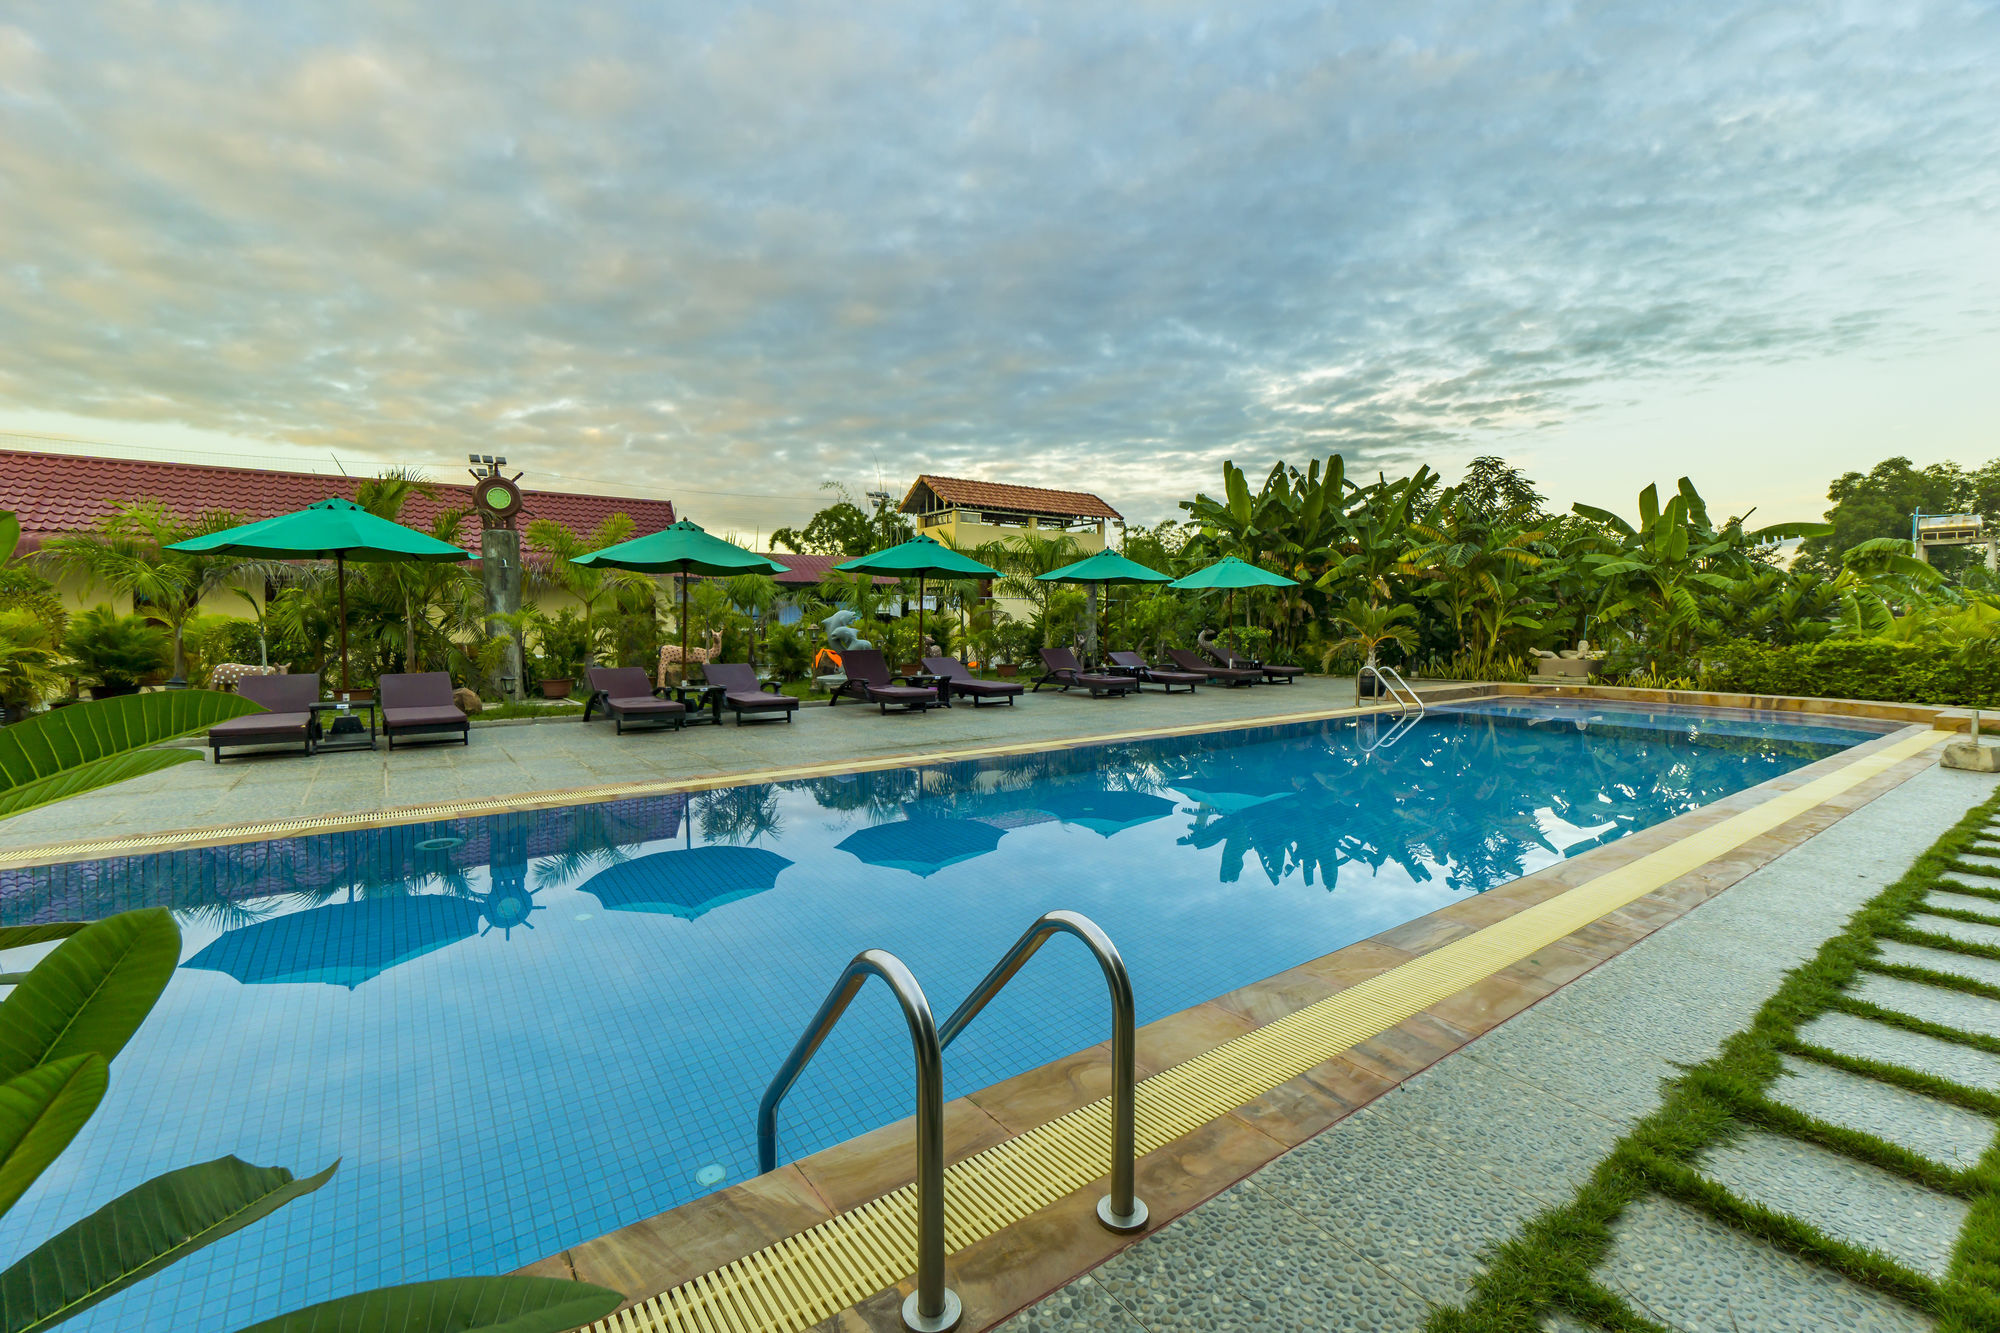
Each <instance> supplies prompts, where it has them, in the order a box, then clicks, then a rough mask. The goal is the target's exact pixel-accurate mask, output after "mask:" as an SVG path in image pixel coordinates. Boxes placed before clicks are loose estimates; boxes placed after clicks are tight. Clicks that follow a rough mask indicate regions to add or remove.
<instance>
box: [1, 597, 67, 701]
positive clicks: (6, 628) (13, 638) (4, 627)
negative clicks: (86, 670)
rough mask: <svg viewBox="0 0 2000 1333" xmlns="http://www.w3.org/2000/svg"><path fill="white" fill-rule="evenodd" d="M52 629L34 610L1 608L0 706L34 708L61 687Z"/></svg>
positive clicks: (58, 658) (60, 658) (60, 657)
mask: <svg viewBox="0 0 2000 1333" xmlns="http://www.w3.org/2000/svg"><path fill="white" fill-rule="evenodd" d="M61 661H62V654H61V653H59V652H57V651H56V635H55V631H54V630H52V629H51V628H50V627H49V624H48V622H47V621H46V620H44V619H42V617H40V616H38V615H36V614H35V613H34V612H33V611H25V610H12V611H5V610H0V708H4V709H6V710H7V711H8V712H9V713H10V714H11V713H13V712H16V711H19V710H22V709H28V708H33V707H34V706H35V705H36V704H39V703H40V702H41V701H42V700H43V699H45V698H46V697H48V696H49V695H50V694H52V693H53V692H55V691H56V690H57V689H59V688H61V685H62V673H61V672H59V671H58V670H57V669H56V667H57V666H58V664H59V663H60V662H61Z"/></svg>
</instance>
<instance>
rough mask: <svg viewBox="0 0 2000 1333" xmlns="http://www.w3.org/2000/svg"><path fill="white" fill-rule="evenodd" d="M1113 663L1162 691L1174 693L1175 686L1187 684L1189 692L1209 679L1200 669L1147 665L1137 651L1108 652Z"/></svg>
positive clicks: (1133, 677) (1143, 682) (1138, 679)
mask: <svg viewBox="0 0 2000 1333" xmlns="http://www.w3.org/2000/svg"><path fill="white" fill-rule="evenodd" d="M1105 656H1106V657H1109V658H1110V659H1111V665H1112V666H1114V667H1117V668H1118V669H1119V670H1120V671H1123V672H1125V673H1126V674H1128V675H1130V676H1131V677H1132V679H1134V680H1136V681H1139V682H1141V683H1142V684H1145V685H1157V686H1159V687H1160V690H1161V692H1162V693H1165V694H1172V693H1173V692H1174V686H1176V685H1185V686H1187V692H1188V693H1189V694H1193V693H1194V687H1195V686H1197V685H1199V684H1201V683H1202V682H1203V681H1205V680H1207V679H1208V676H1207V675H1206V674H1205V673H1203V672H1200V671H1168V670H1165V669H1164V668H1161V667H1154V666H1147V665H1146V659H1145V658H1143V657H1141V656H1139V654H1137V653H1106V654H1105Z"/></svg>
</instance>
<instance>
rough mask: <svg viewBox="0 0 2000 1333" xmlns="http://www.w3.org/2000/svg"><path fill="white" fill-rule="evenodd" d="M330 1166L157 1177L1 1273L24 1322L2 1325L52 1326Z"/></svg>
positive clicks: (231, 1227) (234, 1163)
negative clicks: (307, 1172) (299, 1173)
mask: <svg viewBox="0 0 2000 1333" xmlns="http://www.w3.org/2000/svg"><path fill="white" fill-rule="evenodd" d="M113 919H114V920H115V919H116V918H113ZM101 1062H102V1061H101V1058H100V1063H101ZM335 1165H336V1166H337V1165H338V1163H336V1164H335ZM333 1172H334V1167H333V1166H329V1167H327V1168H326V1169H325V1170H324V1171H321V1172H319V1173H318V1174H317V1175H313V1176H308V1177H306V1178H304V1179H302V1180H301V1179H297V1178H295V1177H294V1176H293V1175H292V1173H291V1172H290V1171H287V1170H285V1168H283V1167H281V1166H252V1165H251V1164H250V1163H248V1162H245V1161H242V1160H240V1159H238V1158H235V1157H222V1158H218V1159H217V1160H215V1161H212V1162H204V1163H202V1164H201V1165H199V1166H184V1167H181V1168H180V1169H179V1170H175V1171H169V1172H167V1173H166V1174H164V1175H159V1176H155V1177H153V1178H152V1179H151V1180H148V1181H147V1182H145V1183H144V1184H143V1185H139V1186H137V1187H135V1188H133V1189H130V1190H127V1191H126V1192H125V1193H123V1194H121V1195H119V1196H118V1197H117V1198H115V1199H113V1200H112V1201H111V1202H110V1203H107V1204H105V1205H104V1206H103V1207H102V1208H99V1209H98V1210H97V1211H96V1212H94V1213H91V1214H90V1215H89V1216H88V1217H85V1218H83V1219H81V1220H79V1221H77V1222H75V1223H72V1224H71V1225H70V1226H67V1227H65V1228H64V1229H63V1230H61V1231H59V1232H57V1233H56V1234H55V1235H53V1236H51V1237H49V1239H48V1240H46V1241H44V1242H42V1244H40V1245H39V1246H37V1247H36V1248H35V1249H33V1250H32V1251H30V1252H29V1253H28V1254H27V1255H26V1256H25V1257H23V1258H22V1259H21V1260H20V1261H19V1262H17V1263H15V1264H14V1266H13V1267H11V1268H9V1269H8V1270H7V1271H6V1272H4V1273H0V1308H4V1309H5V1310H6V1311H7V1312H8V1316H9V1318H10V1320H12V1319H15V1318H19V1319H21V1320H22V1321H23V1322H21V1323H20V1324H18V1325H16V1324H12V1323H10V1325H9V1327H10V1328H16V1327H17V1328H18V1329H19V1330H20V1333H37V1330H40V1329H45V1328H50V1327H53V1326H54V1325H56V1324H59V1323H61V1322H63V1321H64V1320H66V1319H70V1318H74V1317H75V1316H76V1315H79V1314H81V1313H83V1312H84V1311H85V1310H87V1309H89V1308H90V1307H91V1306H93V1305H96V1304H97V1303H98V1302H99V1301H102V1300H105V1299H107V1298H108V1297H111V1296H115V1295H117V1294H118V1293H119V1292H121V1291H123V1290H125V1288H127V1287H129V1286H131V1285H132V1284H133V1283H135V1282H143V1281H144V1280H145V1279H147V1278H149V1277H151V1276H152V1275H153V1274H155V1273H157V1272H159V1271H160V1270H161V1269H163V1268H165V1267H167V1266H168V1265H170V1264H172V1263H175V1262H176V1261H178V1260H181V1259H184V1258H186V1257H187V1256H188V1255H190V1254H193V1253H194V1252H195V1251H196V1250H199V1249H201V1248H203V1247H204V1246H208V1245H213V1244H214V1243H215V1242H216V1241H218V1240H221V1239H222V1238H223V1237H224V1236H227V1235H229V1234H230V1233H232V1232H235V1231H240V1230H242V1229H243V1228H244V1227H247V1226H249V1225H250V1224H251V1223H252V1222H255V1221H258V1220H259V1219H261V1218H264V1217H267V1216H269V1215H270V1214H271V1213H274V1212H276V1211H277V1210H278V1209H279V1208H281V1207H283V1206H284V1205H285V1204H288V1203H290V1202H291V1201H292V1200H293V1199H296V1198H298V1197H300V1196H301V1195H305V1194H310V1193H312V1192H313V1191H314V1190H316V1189H318V1188H319V1187H320V1186H322V1185H324V1184H326V1182H327V1181H329V1180H331V1179H332V1178H333Z"/></svg>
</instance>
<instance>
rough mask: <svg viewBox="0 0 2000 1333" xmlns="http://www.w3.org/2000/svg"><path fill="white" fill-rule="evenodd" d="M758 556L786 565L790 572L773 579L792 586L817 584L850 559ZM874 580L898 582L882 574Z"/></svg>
mask: <svg viewBox="0 0 2000 1333" xmlns="http://www.w3.org/2000/svg"><path fill="white" fill-rule="evenodd" d="M758 554H759V555H763V556H767V557H769V558H770V559H772V560H775V561H777V562H778V563H779V564H781V565H784V566H785V567H786V568H787V569H788V570H789V571H790V572H789V573H785V574H773V575H772V576H771V578H772V580H773V581H774V582H776V583H779V584H784V585H791V586H808V585H813V584H817V583H818V582H819V581H820V580H821V579H823V578H825V577H826V576H827V574H828V573H829V572H831V571H832V569H833V567H834V566H835V565H837V564H839V563H840V562H841V561H843V560H845V559H847V558H848V557H847V556H844V555H809V554H806V553H805V552H801V551H760V552H758ZM874 578H875V582H876V583H877V584H883V583H894V582H895V581H896V580H894V579H885V578H883V577H882V576H881V575H880V574H877V575H875V576H874Z"/></svg>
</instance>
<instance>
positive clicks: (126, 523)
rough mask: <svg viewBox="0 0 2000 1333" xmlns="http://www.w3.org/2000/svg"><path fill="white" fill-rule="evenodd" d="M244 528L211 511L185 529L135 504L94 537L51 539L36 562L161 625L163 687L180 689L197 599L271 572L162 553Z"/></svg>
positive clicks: (108, 518)
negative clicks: (166, 660) (168, 675)
mask: <svg viewBox="0 0 2000 1333" xmlns="http://www.w3.org/2000/svg"><path fill="white" fill-rule="evenodd" d="M243 521H244V520H243V519H242V518H241V517H240V516H238V515H235V514H226V513H220V512H212V513H204V514H200V515H198V516H196V517H195V519H194V520H193V521H192V522H182V521H181V520H180V519H178V518H176V517H174V515H173V513H172V512H171V511H170V510H168V508H167V507H166V505H164V504H162V503H161V502H160V501H158V500H137V501H133V502H131V503H129V504H121V505H119V506H117V507H116V508H115V509H113V510H112V512H111V513H109V514H106V515H104V516H103V517H102V518H100V519H98V520H97V522H96V524H95V526H94V530H92V531H87V532H66V533H63V534H62V535H61V536H57V537H51V538H49V540H48V541H47V542H45V543H43V545H42V550H41V556H40V558H41V559H42V560H44V561H46V562H47V563H48V565H49V566H50V567H52V568H54V569H56V570H58V571H60V572H62V573H64V574H68V575H71V576H73V577H76V578H79V579H81V580H82V581H83V583H84V586H85V587H86V588H92V587H98V586H103V587H108V588H110V589H112V590H113V591H114V592H120V593H123V594H125V595H126V596H128V597H130V598H131V599H132V605H133V609H134V610H135V611H138V612H140V613H141V614H143V615H147V616H151V617H153V618H155V619H157V620H159V621H161V622H162V623H163V624H165V625H166V627H167V629H168V630H169V631H170V632H171V633H172V635H173V640H174V668H173V679H171V680H169V681H168V682H167V684H168V686H169V687H185V686H186V684H187V650H186V647H185V646H184V644H183V643H182V635H183V633H184V632H185V631H186V629H187V623H188V621H190V620H192V619H194V617H195V615H196V613H197V612H199V610H200V609H201V599H202V598H203V597H204V596H206V595H207V594H209V593H212V592H219V591H221V590H222V589H224V588H226V587H228V586H229V584H230V582H231V580H233V579H235V578H238V577H240V576H241V575H242V574H243V573H244V572H246V571H260V572H268V571H269V570H270V569H271V565H270V564H269V562H261V561H253V560H246V559H244V558H243V557H242V556H234V555H191V554H189V553H187V552H185V551H170V550H167V549H166V548H167V547H169V546H171V545H173V543H175V542H181V541H186V540H187V539H188V538H190V537H199V536H202V535H204V534H206V533H210V532H220V531H221V530H223V529H224V528H233V527H237V526H238V525H240V524H241V523H242V522H243Z"/></svg>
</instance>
